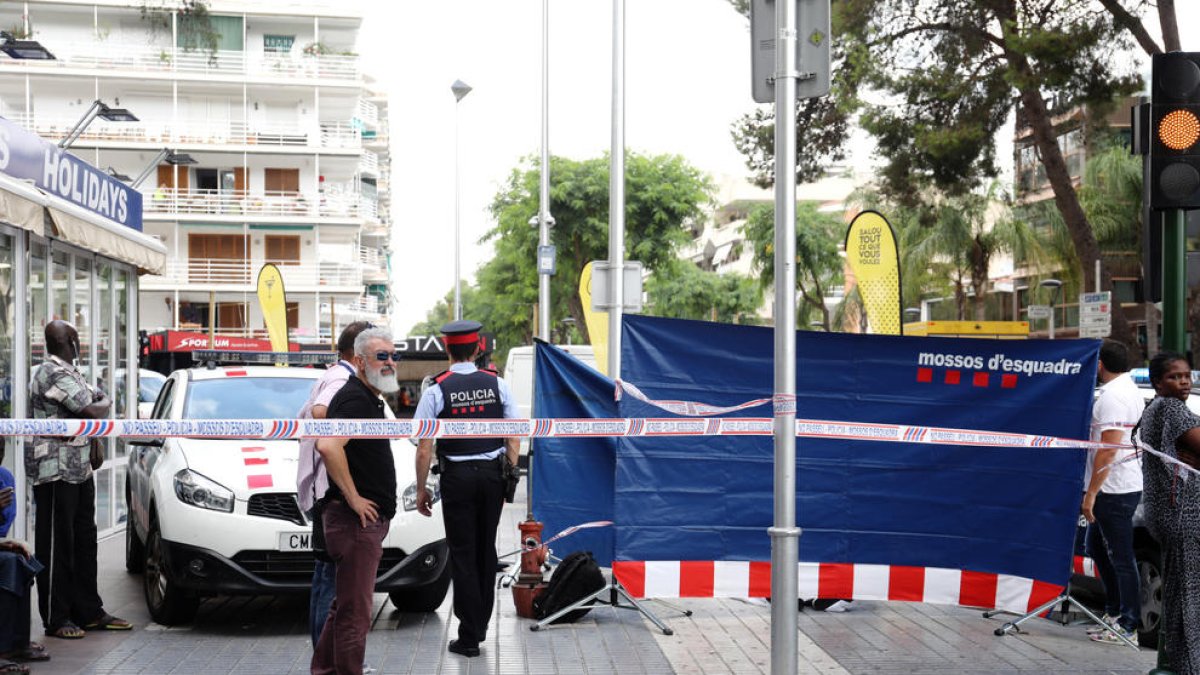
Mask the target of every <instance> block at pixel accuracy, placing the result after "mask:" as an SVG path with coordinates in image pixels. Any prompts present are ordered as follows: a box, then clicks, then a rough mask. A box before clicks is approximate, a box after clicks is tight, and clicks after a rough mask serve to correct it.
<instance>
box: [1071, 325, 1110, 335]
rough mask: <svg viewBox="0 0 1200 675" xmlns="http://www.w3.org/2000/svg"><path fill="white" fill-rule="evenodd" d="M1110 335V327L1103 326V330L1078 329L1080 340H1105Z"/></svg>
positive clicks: (1081, 327)
mask: <svg viewBox="0 0 1200 675" xmlns="http://www.w3.org/2000/svg"><path fill="white" fill-rule="evenodd" d="M1111 334H1112V327H1111V326H1105V327H1103V328H1085V327H1083V326H1080V327H1079V337H1081V338H1106V337H1108V336H1109V335H1111Z"/></svg>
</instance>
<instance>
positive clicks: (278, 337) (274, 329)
mask: <svg viewBox="0 0 1200 675" xmlns="http://www.w3.org/2000/svg"><path fill="white" fill-rule="evenodd" d="M258 305H259V307H261V308H262V313H263V322H264V323H266V324H267V337H269V338H270V339H271V351H273V352H286V351H287V350H288V334H287V301H286V300H285V298H284V291H283V275H282V274H280V273H279V268H278V267H276V266H274V265H272V264H271V263H267V264H266V265H263V266H262V269H261V270H259V271H258Z"/></svg>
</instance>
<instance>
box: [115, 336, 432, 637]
mask: <svg viewBox="0 0 1200 675" xmlns="http://www.w3.org/2000/svg"><path fill="white" fill-rule="evenodd" d="M305 356H313V355H312V354H306V355H305ZM320 375H321V371H320V370H317V369H313V368H291V367H287V368H281V367H271V366H225V367H212V366H209V367H199V368H191V369H186V370H177V371H175V372H174V373H172V374H171V376H170V377H169V378H168V379H167V382H166V384H164V385H163V388H162V391H161V392H160V394H159V396H158V399H157V401H156V402H155V405H154V410H153V412H152V414H151V417H152V418H154V419H272V418H293V417H295V415H296V413H297V412H298V411H299V410H300V408H301V407H302V406H303V404H304V402H305V400H306V399H307V398H308V393H309V391H310V390H311V388H312V385H313V383H314V382H315V381H316V380H317V378H319V377H320ZM298 452H299V442H298V441H294V440H282V441H263V440H213V439H188V438H168V439H157V440H151V441H146V440H139V441H133V442H130V443H129V464H128V477H127V478H128V480H127V481H126V488H125V490H126V494H125V498H126V501H127V503H128V505H129V514H130V517H129V519H128V520H127V522H126V540H125V541H126V543H125V566H126V568H127V569H128V570H129V571H130V572H143V571H144V573H145V583H144V587H145V595H146V605H147V607H148V608H149V610H150V615H151V617H153V619H154V620H155V621H157V622H159V623H162V624H168V625H170V624H176V623H182V622H187V621H190V620H191V619H192V617H193V616H194V615H195V613H196V610H197V607H198V606H199V603H200V600H201V599H202V598H203V597H205V596H212V595H221V594H276V593H289V592H306V591H308V590H309V589H310V588H311V582H312V570H313V555H312V552H311V541H310V540H311V534H312V526H311V524H310V523H309V521H308V520H307V518H306V517H305V516H304V514H303V513H301V511H300V507H299V505H298V503H297V501H296V462H297V456H298ZM392 452H393V453H394V455H395V458H396V481H397V491H398V492H399V493H400V494H398V495H397V509H396V511H397V512H396V517H395V519H394V520H393V521H392V523H391V529H390V531H389V533H388V537H387V539H385V540H384V542H383V557H382V559H381V560H380V563H379V571H378V573H377V576H376V580H375V589H376V591H378V592H386V593H389V595H390V597H391V599H392V601H393V603H395V605H396V607H397V608H398V609H400V610H403V611H414V612H419V611H433V610H435V609H437V608H438V607H439V606H440V605H441V604H442V601H443V599H444V598H445V596H446V591H447V588H448V586H449V583H450V568H449V566H448V565H447V564H446V559H447V552H448V548H447V544H446V535H445V531H444V528H443V526H442V518H441V516H440V514H436V513H435V514H434V517H432V518H426V517H423V516H421V515H419V514H418V513H417V510H416V482H415V480H416V477H415V469H414V453H415V449H414V448H413V446H412V445H411V444H410V443H408V442H403V441H400V442H396V441H394V442H393V443H392ZM435 495H436V491H435ZM434 508H435V509H438V508H440V505H439V504H435V505H434Z"/></svg>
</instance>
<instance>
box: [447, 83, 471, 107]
mask: <svg viewBox="0 0 1200 675" xmlns="http://www.w3.org/2000/svg"><path fill="white" fill-rule="evenodd" d="M450 91H452V92H454V101H455V102H456V103H457V102H458V101H461V100H463V98H464V97H465V96H466V95H467V94H469V93H471V85H469V84H467V83H466V82H463V81H462V80H455V81H454V84H452V85H450Z"/></svg>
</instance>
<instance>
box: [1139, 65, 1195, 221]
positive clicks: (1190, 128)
mask: <svg viewBox="0 0 1200 675" xmlns="http://www.w3.org/2000/svg"><path fill="white" fill-rule="evenodd" d="M1150 93H1151V100H1150V120H1151V126H1150V130H1151V133H1150V134H1147V135H1150V136H1152V137H1153V138H1152V139H1150V144H1149V145H1150V147H1149V150H1150V162H1149V163H1150V166H1149V173H1148V175H1147V178H1148V179H1149V180H1148V184H1147V195H1148V197H1149V199H1150V208H1152V209H1155V210H1163V209H1200V52H1168V53H1166V54H1155V55H1154V56H1153V57H1152V59H1151V86H1150Z"/></svg>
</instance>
